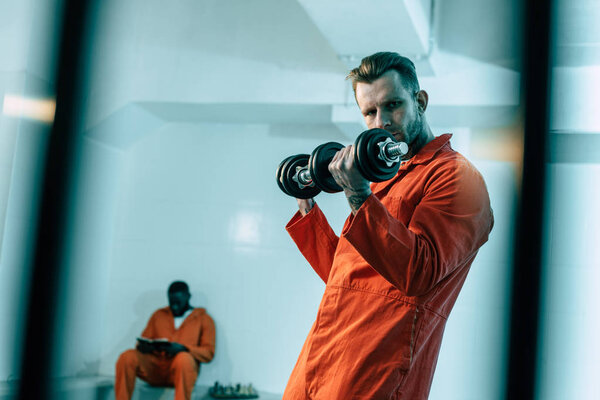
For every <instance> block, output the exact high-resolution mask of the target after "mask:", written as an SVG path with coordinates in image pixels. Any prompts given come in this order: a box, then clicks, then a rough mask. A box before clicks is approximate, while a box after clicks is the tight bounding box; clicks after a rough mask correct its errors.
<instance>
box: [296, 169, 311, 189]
mask: <svg viewBox="0 0 600 400" xmlns="http://www.w3.org/2000/svg"><path fill="white" fill-rule="evenodd" d="M292 180H293V181H294V182H296V183H297V184H298V185H300V187H308V186H315V183H314V182H313V179H312V176H310V171H309V170H308V168H306V167H296V173H295V174H294V176H293V177H292Z"/></svg>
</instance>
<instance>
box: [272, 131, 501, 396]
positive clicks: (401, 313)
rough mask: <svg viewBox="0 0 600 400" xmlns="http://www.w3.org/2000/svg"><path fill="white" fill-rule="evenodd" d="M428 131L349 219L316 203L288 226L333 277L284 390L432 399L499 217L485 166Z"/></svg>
mask: <svg viewBox="0 0 600 400" xmlns="http://www.w3.org/2000/svg"><path fill="white" fill-rule="evenodd" d="M450 137H451V135H450V134H445V135H442V136H439V137H437V138H435V139H434V140H432V141H431V142H429V143H428V144H427V145H425V146H424V147H423V149H421V151H420V152H419V153H418V154H417V155H415V156H414V157H413V158H412V159H410V160H409V161H407V162H406V163H405V164H404V165H402V166H401V167H400V170H399V171H398V174H397V175H396V176H395V177H394V178H392V179H391V180H389V181H386V182H381V183H374V184H372V185H371V189H372V192H373V194H372V195H371V196H369V198H368V199H367V200H366V201H365V203H363V205H362V206H361V207H360V209H359V210H358V212H357V213H356V215H354V216H353V215H352V214H351V215H350V216H349V217H348V219H347V220H346V222H345V224H344V227H343V230H342V233H341V236H340V237H339V238H338V237H337V236H336V234H335V233H334V232H333V230H332V229H331V227H330V226H329V224H328V223H327V220H326V219H325V216H324V215H323V213H322V212H321V210H320V209H319V208H318V206H316V205H315V206H314V207H313V209H312V210H311V211H310V212H309V213H308V214H307V215H306V216H304V217H302V216H301V215H300V214H299V213H296V215H294V217H293V218H292V219H291V221H290V222H289V223H288V225H287V226H286V229H287V230H288V232H289V233H290V235H291V237H292V239H293V240H294V241H295V243H296V244H297V246H298V248H299V249H300V251H301V252H302V254H303V255H304V257H305V258H306V259H307V261H308V262H309V263H310V264H311V266H312V267H313V269H314V270H315V271H316V273H317V274H318V275H319V276H320V277H321V279H323V281H325V283H326V288H325V293H324V294H323V298H322V300H321V304H320V306H319V311H318V314H317V318H316V321H315V322H314V324H313V326H312V328H311V330H310V333H309V335H308V337H307V339H306V341H305V343H304V346H303V348H302V351H301V352H300V356H299V357H298V361H297V362H296V365H295V367H294V370H293V371H292V374H291V377H290V379H289V381H288V384H287V387H286V389H285V393H284V396H283V398H284V399H286V400H290V399H294V400H296V399H319V400H334V399H377V400H379V399H409V400H419V399H426V398H427V396H428V394H429V390H430V386H431V382H432V379H433V373H434V370H435V365H436V362H437V357H438V353H439V349H440V345H441V341H442V335H443V332H444V327H445V325H446V320H447V318H448V315H449V314H450V311H451V309H452V307H453V306H454V303H455V301H456V298H457V296H458V293H459V292H460V289H461V288H462V286H463V282H464V280H465V278H466V277H467V273H468V272H469V268H470V266H471V263H472V262H473V259H474V258H475V256H476V254H477V251H478V249H479V248H480V247H481V245H483V244H484V243H485V242H486V241H487V239H488V235H489V233H490V231H491V229H492V226H493V215H492V210H491V208H490V202H489V196H488V192H487V188H486V185H485V182H484V180H483V178H482V177H481V175H480V173H479V172H478V171H477V170H476V169H475V167H474V166H473V165H471V164H470V163H469V162H468V161H467V160H466V159H465V158H464V157H463V156H462V155H460V154H459V153H457V152H455V151H454V150H452V148H451V147H450V143H449V140H450Z"/></svg>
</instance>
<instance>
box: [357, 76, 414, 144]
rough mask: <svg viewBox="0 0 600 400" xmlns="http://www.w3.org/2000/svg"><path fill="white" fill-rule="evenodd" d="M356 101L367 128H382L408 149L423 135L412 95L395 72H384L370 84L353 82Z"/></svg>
mask: <svg viewBox="0 0 600 400" xmlns="http://www.w3.org/2000/svg"><path fill="white" fill-rule="evenodd" d="M356 102H357V103H358V107H359V108H360V111H361V113H362V115H363V117H364V119H365V122H366V123H367V127H368V128H369V129H373V128H379V129H385V130H386V131H388V132H390V133H391V134H392V135H394V137H395V138H396V140H398V141H402V142H406V143H407V144H408V145H409V146H410V144H411V143H413V141H414V140H415V139H416V138H418V137H419V136H420V135H421V134H423V132H424V129H423V117H422V115H421V113H419V112H418V109H417V100H416V97H415V94H414V93H410V92H409V91H408V90H407V89H406V88H405V87H404V85H403V84H402V78H401V76H400V73H398V71H395V70H390V71H387V72H386V73H384V74H383V75H381V76H380V77H379V78H378V79H376V80H375V81H373V82H372V83H363V82H359V83H357V85H356Z"/></svg>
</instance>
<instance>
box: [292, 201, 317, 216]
mask: <svg viewBox="0 0 600 400" xmlns="http://www.w3.org/2000/svg"><path fill="white" fill-rule="evenodd" d="M296 201H298V210H300V214H302V216H303V217H304V216H305V215H306V214H308V212H309V211H310V210H311V209H312V208H313V207H314V205H315V201H314V200H313V199H296Z"/></svg>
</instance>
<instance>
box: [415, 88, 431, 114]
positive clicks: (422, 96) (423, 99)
mask: <svg viewBox="0 0 600 400" xmlns="http://www.w3.org/2000/svg"><path fill="white" fill-rule="evenodd" d="M416 98H417V99H416V100H417V109H418V110H419V113H421V114H423V113H424V112H425V110H427V104H429V95H428V94H427V92H426V91H424V90H419V91H418V92H417V96H416Z"/></svg>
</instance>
